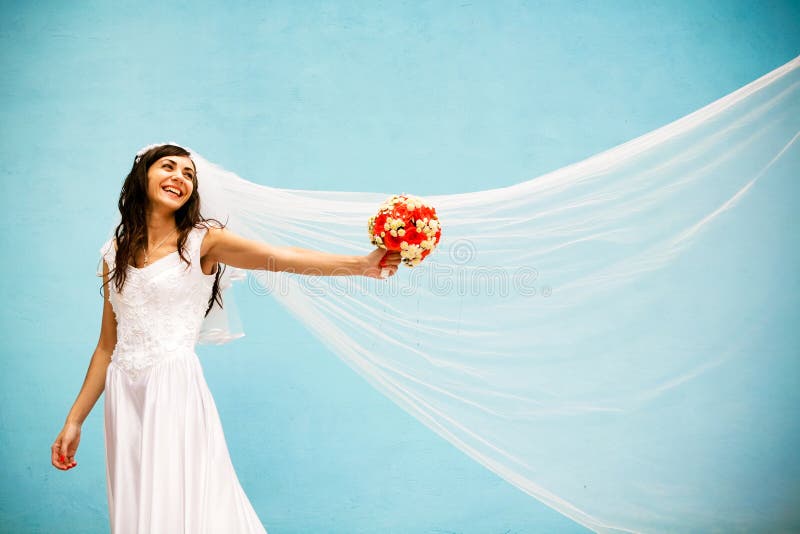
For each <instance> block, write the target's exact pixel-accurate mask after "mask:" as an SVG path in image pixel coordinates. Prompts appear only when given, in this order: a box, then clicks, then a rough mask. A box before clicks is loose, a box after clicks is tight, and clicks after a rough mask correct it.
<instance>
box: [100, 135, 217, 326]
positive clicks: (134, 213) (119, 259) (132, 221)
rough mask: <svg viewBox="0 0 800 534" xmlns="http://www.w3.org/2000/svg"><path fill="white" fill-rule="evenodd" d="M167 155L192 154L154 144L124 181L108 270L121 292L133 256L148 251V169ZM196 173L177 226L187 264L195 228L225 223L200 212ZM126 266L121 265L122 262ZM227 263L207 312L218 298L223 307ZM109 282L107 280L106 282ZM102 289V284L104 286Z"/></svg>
mask: <svg viewBox="0 0 800 534" xmlns="http://www.w3.org/2000/svg"><path fill="white" fill-rule="evenodd" d="M165 156H186V157H188V158H189V159H191V154H190V153H189V151H187V150H186V149H184V148H182V147H179V146H176V145H159V146H156V147H153V148H151V149H150V150H148V151H147V152H145V153H144V154H142V156H141V157H139V156H137V157H135V158H134V160H133V167H131V172H129V173H128V176H127V177H126V178H125V182H124V183H123V184H122V191H121V192H120V194H119V202H118V203H117V206H118V207H119V212H120V215H121V216H122V218H121V220H120V223H119V224H118V225H117V227H116V229H115V230H114V237H115V238H116V241H117V253H116V257H115V262H114V263H115V265H114V268H113V269H112V270H111V271H110V272H109V273H108V275H109V276H108V282H111V281H112V280H113V281H114V284H115V286H116V288H117V291H119V292H121V291H122V288H123V286H124V285H125V279H126V278H127V275H128V269H127V266H128V265H129V264H130V263H131V260H132V259H133V258H135V257H136V256H137V255H138V254H139V253H140V252H141V253H144V251H145V250H146V249H147V241H148V240H147V238H148V236H147V218H146V209H147V207H148V205H149V202H150V199H149V198H148V196H147V171H149V170H150V166H151V165H152V164H153V163H155V162H156V161H158V160H159V159H161V158H163V157H165ZM192 166H193V167H195V172H194V173H193V176H192V183H193V185H194V188H193V189H192V194H191V196H190V197H189V200H187V201H186V203H185V204H184V205H183V206H181V207H180V209H178V210H177V211H176V212H175V226H176V228H177V229H178V255H179V256H180V258H181V260H183V261H184V262H185V263H186V264H187V265H189V264H191V261H190V260H189V259H187V258H186V257H185V256H184V244H185V242H186V238H187V236H188V235H189V232H190V231H191V230H192V228H202V227H203V226H204V225H209V224H210V223H212V222H213V223H215V225H216V226H217V227H218V228H224V227H225V225H224V224H222V223H221V222H219V221H218V220H216V219H206V218H205V217H203V216H202V215H201V214H200V190H199V188H198V186H197V168H196V166H195V165H194V161H192ZM120 265H122V266H125V267H126V268H123V269H120V268H119V266H120ZM224 269H225V267H224V265H223V264H222V263H219V264H218V267H217V273H216V276H215V278H214V286H213V287H212V290H211V297H210V298H209V299H208V308H207V309H206V313H205V315H208V314H209V312H211V308H212V307H213V306H214V303H215V302H216V303H217V304H219V306H220V308H221V307H222V292H221V291H220V288H219V280H220V276H221V275H222V272H223V271H224ZM105 284H106V282H104V283H103V286H104V285H105ZM100 289H101V293H102V286H101V288H100Z"/></svg>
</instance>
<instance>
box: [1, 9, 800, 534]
mask: <svg viewBox="0 0 800 534" xmlns="http://www.w3.org/2000/svg"><path fill="white" fill-rule="evenodd" d="M0 5H2V13H0V58H1V59H0V61H2V69H3V77H2V79H0V96H2V104H0V124H2V139H1V140H0V177H1V178H0V180H2V181H1V182H0V187H1V188H2V189H0V212H2V213H3V219H4V220H3V223H4V225H3V226H4V230H5V231H4V232H2V237H0V240H1V241H0V245H1V246H2V251H3V256H2V259H3V261H2V264H1V266H0V269H2V273H1V274H2V276H0V297H1V298H2V300H3V302H5V303H7V304H10V306H4V307H2V310H1V311H0V325H2V327H1V328H2V339H3V344H2V348H0V351H1V352H0V406H1V408H0V409H1V410H2V411H1V412H0V416H1V419H0V431H1V432H2V434H1V435H0V440H2V441H0V446H2V451H3V457H4V458H3V459H4V464H5V469H4V473H3V476H2V486H0V530H2V531H3V532H48V533H56V532H64V533H67V532H107V531H108V523H107V503H106V493H105V491H106V489H105V467H104V456H103V444H102V437H103V436H102V402H103V401H102V398H101V400H100V401H98V404H97V406H96V407H95V410H94V411H93V412H92V414H91V415H90V416H89V418H88V419H87V421H86V423H85V424H84V429H83V437H82V441H81V446H80V449H79V453H78V461H79V467H78V468H77V469H75V470H71V471H69V472H67V473H63V472H60V471H56V470H55V469H54V468H52V467H51V466H50V462H49V446H50V444H51V443H52V440H53V439H54V438H55V436H56V434H57V433H58V431H59V430H60V428H61V425H62V424H63V419H64V417H65V415H66V413H67V411H68V409H69V407H70V405H71V403H72V402H73V400H74V398H75V395H76V394H77V392H78V390H79V388H80V385H81V382H82V380H83V377H84V374H85V372H86V366H87V365H88V361H89V357H90V356H91V352H92V350H93V349H94V346H95V343H96V339H97V335H98V331H99V326H100V310H101V305H102V301H101V298H100V294H99V283H98V282H97V280H96V279H95V277H94V270H95V267H96V265H97V262H98V259H99V255H98V249H99V247H100V245H101V244H102V242H103V240H104V239H105V237H106V234H107V232H108V230H109V225H110V223H111V221H112V218H113V216H114V213H115V210H116V201H117V195H118V194H119V189H120V186H121V183H122V180H123V178H124V176H125V173H126V172H127V171H128V170H129V168H130V164H131V160H132V157H133V154H134V153H135V152H136V151H137V150H138V149H139V148H140V147H142V146H144V145H146V144H150V143H154V142H160V141H168V140H175V141H177V142H178V143H181V144H185V145H187V146H190V147H192V148H193V149H195V150H197V151H198V152H200V153H201V154H203V155H204V156H205V157H206V158H208V159H209V160H211V161H214V162H216V163H219V164H221V165H222V166H224V167H226V168H228V169H231V170H233V171H235V172H237V173H238V174H240V175H241V176H242V177H245V178H247V179H249V180H252V181H256V182H260V183H265V184H270V185H277V186H284V187H296V188H301V189H335V190H351V191H352V190H358V191H383V192H388V191H397V190H398V189H402V190H404V191H413V192H415V193H416V194H420V195H425V194H434V193H448V192H461V191H474V190H481V189H487V188H491V187H497V186H503V185H509V184H513V183H516V182H519V181H522V180H526V179H530V178H534V177H536V176H538V175H540V174H542V173H544V172H547V171H550V170H553V169H556V168H559V167H561V166H563V165H566V164H569V163H572V162H575V161H577V160H580V159H583V158H585V157H587V156H589V155H591V154H594V153H596V152H599V151H601V150H604V149H607V148H610V147H612V146H614V145H617V144H619V143H622V142H624V141H627V140H629V139H631V138H633V137H636V136H638V135H640V134H643V133H645V132H647V131H650V130H652V129H654V128H657V127H659V126H662V125H664V124H666V123H668V122H670V121H672V120H675V119H677V118H679V117H681V116H683V115H685V114H687V113H689V112H691V111H694V110H695V109H697V108H699V107H701V106H703V105H705V104H708V103H709V102H711V101H713V100H715V99H717V98H719V97H721V96H723V95H725V94H727V93H729V92H731V91H733V90H735V89H737V88H739V87H740V86H742V85H744V84H746V83H748V82H750V81H752V80H753V79H755V78H757V77H759V76H761V75H763V74H765V73H766V72H768V71H770V70H772V69H774V68H776V67H778V66H780V65H782V64H783V63H785V62H787V61H789V60H791V59H792V58H793V57H795V56H796V55H797V54H798V53H800V5H798V3H797V2H734V1H720V2H704V3H702V4H700V5H698V3H696V2H690V1H671V2H655V3H650V2H648V3H644V2H483V3H480V2H472V3H470V2H460V3H455V2H453V3H445V2H361V3H344V2H297V3H290V2H269V3H267V2H239V3H238V4H237V5H235V6H224V7H223V6H221V5H213V4H209V3H205V2H202V3H201V2H172V3H170V5H168V6H164V5H157V4H148V3H144V2H72V3H62V2H52V3H50V5H48V3H46V2H40V3H38V4H37V5H35V6H33V5H27V4H26V3H22V2H2V4H0ZM398 183H401V184H402V187H400V188H398V186H397V184H398ZM368 249H369V248H368V247H367V246H366V240H365V252H366V251H368ZM237 289H239V290H240V291H238V292H237V298H238V302H239V305H240V308H241V311H242V315H243V320H244V326H245V329H246V331H247V337H245V338H244V339H242V340H238V341H236V342H234V343H232V344H230V345H228V346H224V347H212V348H207V347H201V349H200V351H199V352H200V354H201V358H202V360H203V364H204V368H205V374H206V377H207V380H208V382H209V385H210V387H211V389H212V392H213V394H214V396H215V399H216V401H217V406H218V408H219V411H220V414H221V416H222V419H223V425H224V428H225V432H226V437H227V440H228V445H229V448H230V452H231V455H232V458H233V462H234V465H235V466H236V469H237V472H238V474H239V477H240V480H241V481H242V485H243V486H244V489H245V491H246V492H247V494H248V496H249V497H250V499H251V501H252V503H253V505H254V507H255V509H256V511H257V512H258V513H259V516H260V517H261V519H262V521H263V522H264V524H265V526H266V527H267V529H268V530H269V532H270V534H284V533H292V532H326V533H327V532H330V533H358V532H364V533H366V532H393V533H395V532H396V533H401V532H411V533H416V532H419V533H423V532H424V533H437V534H441V533H465V534H466V533H506V532H508V533H528V532H553V531H559V532H581V531H584V529H583V528H582V527H580V526H578V525H576V524H574V523H572V522H571V521H569V520H567V519H566V518H564V517H562V516H560V515H559V514H557V513H555V512H553V511H552V510H550V509H549V508H546V507H545V506H543V505H541V504H540V503H538V502H537V501H535V500H534V499H532V498H530V497H528V496H527V495H525V494H523V493H522V492H520V491H518V490H517V489H516V488H514V487H513V486H511V485H510V484H508V483H506V482H505V481H503V480H501V479H499V478H498V477H496V476H495V475H494V474H492V473H491V472H489V471H487V470H485V469H484V468H483V467H481V466H479V465H478V464H476V463H474V462H473V461H472V460H470V459H469V458H468V457H466V456H465V455H463V454H462V453H461V452H460V451H458V450H457V449H456V448H454V447H453V446H451V445H450V444H449V443H447V442H445V441H443V440H442V439H441V438H439V437H438V436H437V435H435V434H433V433H432V432H430V431H429V430H428V429H427V428H425V427H424V426H423V425H422V424H420V423H418V422H417V421H416V420H414V419H413V418H411V417H410V416H408V415H407V414H406V413H405V412H403V411H402V410H401V409H400V408H398V407H396V406H395V405H394V404H392V403H391V402H389V401H388V400H387V399H385V398H384V397H383V396H381V395H380V394H378V393H377V392H376V391H374V390H373V389H372V388H371V387H370V386H369V385H368V384H366V383H365V382H364V381H363V380H362V379H360V378H359V377H358V376H357V375H355V374H354V373H353V372H352V371H351V370H350V369H349V368H348V367H347V366H346V365H345V364H343V363H342V362H340V361H339V360H338V359H337V358H336V357H335V356H333V355H331V354H330V353H329V352H327V351H326V350H325V349H324V348H323V347H322V346H321V345H320V344H319V343H318V342H317V341H316V340H314V339H312V338H310V337H309V335H308V333H307V332H306V331H305V330H304V328H303V327H302V326H300V325H299V324H297V323H296V322H295V321H294V319H293V318H292V317H290V316H289V315H288V314H287V313H286V312H285V311H284V310H283V309H282V308H280V307H279V306H278V305H277V304H276V303H275V302H274V301H273V300H272V299H271V298H270V297H264V296H257V295H255V294H252V293H248V291H247V290H246V288H245V289H242V288H237ZM256 317H258V320H259V323H263V322H264V321H263V318H264V317H268V318H269V320H268V321H267V324H269V325H270V326H269V327H268V328H266V329H261V328H259V329H256V328H255V327H254V325H255V318H256ZM248 324H250V325H251V326H250V327H248Z"/></svg>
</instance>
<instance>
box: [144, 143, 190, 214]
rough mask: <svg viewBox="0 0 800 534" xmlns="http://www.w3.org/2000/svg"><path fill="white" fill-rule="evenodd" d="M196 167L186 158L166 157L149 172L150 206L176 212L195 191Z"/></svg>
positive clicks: (153, 165)
mask: <svg viewBox="0 0 800 534" xmlns="http://www.w3.org/2000/svg"><path fill="white" fill-rule="evenodd" d="M193 178H194V165H193V164H192V160H191V159H190V158H188V157H186V156H164V157H163V158H161V159H159V160H156V162H155V163H153V164H152V165H151V166H150V169H149V170H148V171H147V196H148V198H149V199H150V205H151V206H153V207H155V206H161V207H163V208H165V209H167V210H168V211H175V210H177V209H179V208H180V207H181V206H183V205H184V204H185V203H186V201H187V200H189V197H191V196H192V191H193V190H194V182H193Z"/></svg>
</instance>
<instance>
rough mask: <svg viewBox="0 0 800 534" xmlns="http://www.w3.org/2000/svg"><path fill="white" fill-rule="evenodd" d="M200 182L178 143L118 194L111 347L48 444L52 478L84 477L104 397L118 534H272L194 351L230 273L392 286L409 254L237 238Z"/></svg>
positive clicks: (106, 338)
mask: <svg viewBox="0 0 800 534" xmlns="http://www.w3.org/2000/svg"><path fill="white" fill-rule="evenodd" d="M202 179H203V177H202V176H199V177H198V176H197V168H196V166H195V163H194V161H193V160H192V154H191V153H190V152H189V151H188V150H186V149H184V148H182V147H180V146H177V145H174V144H163V145H155V146H150V147H146V149H144V150H143V151H141V152H140V153H139V154H137V156H136V158H135V159H134V163H133V167H132V169H131V171H130V173H129V174H128V176H127V178H126V179H125V182H124V183H123V185H122V191H121V193H120V197H119V202H118V205H119V210H120V214H121V220H120V223H119V224H118V225H117V227H116V229H115V232H114V238H112V239H109V240H108V241H107V242H106V243H105V244H104V245H103V247H102V248H101V254H102V258H103V262H102V267H101V268H100V269H99V270H98V274H100V275H102V277H103V311H102V323H101V329H100V337H99V340H98V342H97V347H96V349H95V351H94V354H93V355H92V358H91V361H90V363H89V368H88V371H87V373H86V378H85V379H84V382H83V386H82V387H81V390H80V392H79V394H78V396H77V399H76V400H75V402H74V404H73V406H72V408H71V409H70V410H69V413H68V414H67V417H66V422H65V423H64V427H63V428H62V429H61V431H60V432H59V433H58V436H57V437H56V439H55V442H54V443H53V445H52V447H51V456H52V458H51V461H52V464H53V466H54V467H55V468H57V469H60V470H63V471H68V470H70V469H72V468H74V467H76V466H77V465H78V462H77V460H76V453H77V450H78V445H79V443H80V437H81V425H82V424H83V421H84V420H85V419H86V417H87V416H88V414H89V412H90V411H91V410H92V408H93V406H94V405H95V403H96V401H97V399H98V398H99V397H100V394H101V393H105V409H104V416H105V417H104V439H105V450H106V475H107V478H106V480H107V494H108V505H109V519H110V522H111V530H112V532H114V533H116V534H120V533H123V532H137V533H138V532H171V533H173V532H218V531H219V532H222V531H224V532H265V530H264V527H263V526H262V524H261V522H260V521H259V520H258V517H257V515H256V513H255V511H254V510H253V508H252V506H251V504H250V502H249V500H248V499H247V497H246V496H245V494H244V492H243V490H242V488H241V485H240V483H239V481H238V478H237V476H236V473H235V471H234V468H233V466H232V464H231V460H230V456H229V454H228V450H227V446H226V443H225V438H224V434H223V431H222V427H221V424H220V419H219V415H218V412H217V410H216V406H215V405H214V401H213V398H212V396H211V393H210V391H209V390H208V386H207V384H206V382H205V379H204V376H203V371H202V368H201V367H200V363H199V360H198V358H197V354H196V353H195V351H194V348H195V345H196V343H197V341H198V337H199V333H200V327H201V323H202V322H203V319H204V318H205V317H206V316H207V315H208V314H209V313H210V312H211V310H212V308H213V307H214V306H221V307H224V302H223V299H222V294H221V290H220V276H221V274H222V271H224V267H223V266H224V265H229V266H232V267H238V268H241V269H249V270H257V269H261V270H268V271H286V272H292V273H297V274H313V275H316V276H343V275H344V276H366V277H370V278H382V277H383V276H382V274H383V275H385V274H387V273H388V275H389V276H392V275H394V274H395V273H396V272H397V268H398V265H399V263H400V254H399V253H395V252H387V251H385V250H384V249H380V248H376V249H375V250H373V251H372V252H370V253H369V254H367V255H364V256H351V255H340V254H332V253H326V252H321V251H317V250H310V249H303V248H297V247H283V246H274V245H271V244H269V243H266V242H262V241H256V240H251V239H246V238H244V237H241V236H239V235H236V234H235V233H233V232H231V231H230V230H228V229H227V228H225V226H224V225H223V224H222V223H220V222H219V221H217V220H216V219H206V218H204V217H203V216H202V215H201V207H202V205H203V204H202V202H201V193H202V191H201V188H199V187H198V183H202ZM198 180H199V181H198ZM117 266H123V268H117ZM382 271H384V272H383V273H382Z"/></svg>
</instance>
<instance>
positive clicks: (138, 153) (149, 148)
mask: <svg viewBox="0 0 800 534" xmlns="http://www.w3.org/2000/svg"><path fill="white" fill-rule="evenodd" d="M164 145H175V146H180V147H181V148H183V149H184V150H186V151H187V152H189V153H191V150H189V149H187V148H185V147H182V146H181V145H179V144H178V143H176V142H175V141H169V142H166V143H155V144H153V145H147V146H146V147H144V148H142V149H141V150H139V152H137V153H136V161H139V159H141V157H142V156H144V155H145V153H147V152H148V151H150V150H152V149H154V148H156V147H160V146H164Z"/></svg>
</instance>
